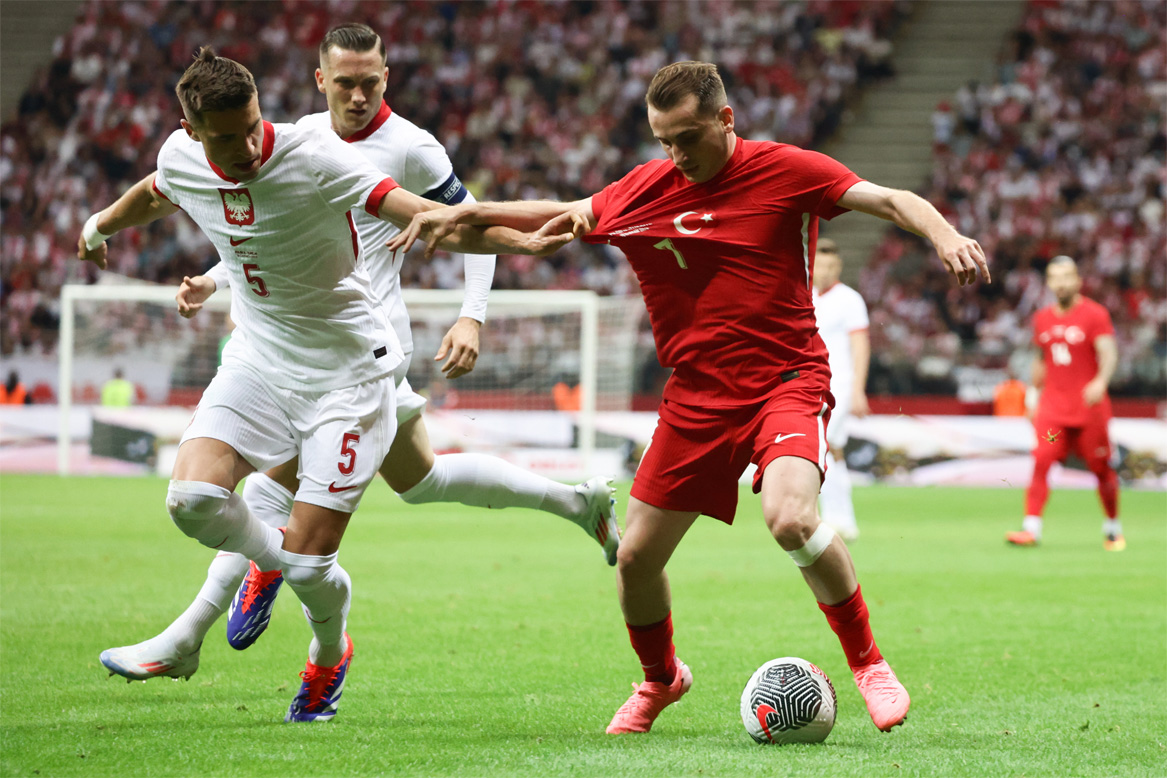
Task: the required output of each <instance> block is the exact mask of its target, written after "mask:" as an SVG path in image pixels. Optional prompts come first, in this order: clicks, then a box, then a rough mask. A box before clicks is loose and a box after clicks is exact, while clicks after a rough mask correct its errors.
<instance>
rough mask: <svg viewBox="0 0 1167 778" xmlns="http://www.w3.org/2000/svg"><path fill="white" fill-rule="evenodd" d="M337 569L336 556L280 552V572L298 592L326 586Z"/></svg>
mask: <svg viewBox="0 0 1167 778" xmlns="http://www.w3.org/2000/svg"><path fill="white" fill-rule="evenodd" d="M334 567H336V554H328V555H326V556H314V555H309V554H296V553H293V552H291V551H285V550H282V549H281V550H280V571H281V572H282V573H283V575H284V580H285V581H287V583H288V585H289V586H291V587H292V588H293V589H294V590H295V591H297V592H310V591H313V590H314V589H318V588H320V587H321V586H323V585H324V583H325V582H326V581H327V580H328V579H329V576H330V573H332V570H333V568H334Z"/></svg>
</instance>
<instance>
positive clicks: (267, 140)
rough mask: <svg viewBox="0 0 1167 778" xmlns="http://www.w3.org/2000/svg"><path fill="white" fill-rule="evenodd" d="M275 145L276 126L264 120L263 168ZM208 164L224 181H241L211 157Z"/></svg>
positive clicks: (260, 160)
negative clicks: (226, 171)
mask: <svg viewBox="0 0 1167 778" xmlns="http://www.w3.org/2000/svg"><path fill="white" fill-rule="evenodd" d="M275 145H276V128H275V127H272V126H271V122H264V123H263V151H261V152H260V155H259V166H260V167H261V168H262V167H263V164H264V163H265V162H267V161H268V160H269V159H271V152H272V149H273V148H275ZM207 164H208V165H210V166H211V170H213V171H215V175H217V176H218V177H219V178H221V179H223V180H224V181H230V182H231V183H232V184H238V183H239V179H238V178H232V177H231V176H229V175H227V174H226V173H224V172H223V169H222V168H220V167H219V166H218V165H216V164H215V163H214V162H212V161H211V160H210V159H208V160H207Z"/></svg>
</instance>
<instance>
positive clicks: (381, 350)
mask: <svg viewBox="0 0 1167 778" xmlns="http://www.w3.org/2000/svg"><path fill="white" fill-rule="evenodd" d="M263 128H264V140H263V155H262V162H261V166H260V169H259V173H258V175H256V177H255V178H254V179H252V180H250V181H244V182H240V181H237V180H235V179H233V178H230V177H229V176H227V175H226V174H225V173H224V172H223V171H222V170H220V169H218V168H217V167H215V166H214V165H213V164H212V163H211V162H210V161H209V160H208V159H207V158H206V156H205V155H204V153H203V148H202V146H201V145H200V144H199V143H198V142H197V141H194V140H192V139H191V138H189V137H188V136H187V134H186V132H185V131H183V130H178V131H176V132H175V133H173V134H172V135H171V136H170V138H168V139H167V141H166V143H165V144H163V146H162V149H161V151H159V153H158V173H157V176H156V178H155V182H154V186H155V189H156V190H157V191H158V192H159V193H160V194H161V195H162V196H163V197H165V198H166V199H167V200H169V201H170V202H172V203H173V204H175V205H177V206H178V207H180V208H182V209H183V210H184V211H186V213H187V215H188V216H190V217H191V218H192V219H194V221H195V223H197V224H198V225H199V227H200V228H201V229H202V231H203V232H204V233H205V234H206V235H207V237H208V238H209V239H210V241H211V243H213V244H214V246H215V249H216V250H217V251H218V253H219V256H220V258H222V260H223V261H224V263H225V264H226V265H227V269H228V270H229V272H230V278H231V286H232V288H233V289H234V290H235V292H236V294H235V299H234V305H233V306H232V316H233V317H234V319H235V321H236V323H237V324H238V328H237V334H236V336H235V337H233V338H232V344H233V345H231V346H230V347H229V354H226V355H225V358H227V359H228V360H236V359H237V360H241V361H242V362H243V363H244V364H247V365H249V366H250V367H251V368H252V369H255V370H257V371H259V372H260V373H261V374H262V375H263V376H264V377H265V378H266V379H267V380H269V381H271V382H272V384H273V385H275V386H279V387H283V388H288V389H305V390H310V391H316V392H320V391H329V390H332V389H338V388H342V387H346V386H354V385H356V384H359V383H362V382H365V381H369V380H372V379H375V378H380V377H382V376H385V375H388V374H389V373H391V372H393V369H394V368H395V367H396V366H397V365H399V364H400V363H401V361H402V359H403V355H402V352H401V345H400V343H398V340H397V336H396V335H395V334H394V332H393V330H392V329H391V328H390V327H389V323H388V320H387V319H386V316H385V313H384V311H383V310H382V308H381V306H380V305H379V304H378V302H377V300H376V298H375V297H374V295H373V292H372V288H371V286H370V283H369V278H368V275H367V274H366V272H365V270H364V268H363V267H362V262H361V251H362V249H361V241H360V238H359V237H358V235H357V231H356V227H355V225H354V224H353V220H352V216H351V215H350V214H349V210H350V209H351V208H354V207H356V206H363V207H364V208H365V209H366V210H368V211H369V212H370V213H376V211H377V208H378V207H379V206H380V203H381V200H382V199H383V198H384V196H385V194H387V193H388V192H389V191H391V190H392V189H393V188H395V187H396V186H397V184H396V183H395V182H394V181H393V179H392V178H389V177H386V176H385V175H384V174H383V173H381V172H380V171H379V170H377V169H376V168H375V167H373V165H372V164H370V163H369V161H368V160H367V159H366V158H365V157H363V156H362V155H361V154H360V153H359V152H357V151H356V150H355V149H353V148H352V147H351V146H349V145H348V144H346V143H344V142H343V141H341V140H340V139H339V138H337V137H336V135H335V134H334V133H332V132H321V131H319V130H314V129H310V128H303V127H296V126H294V125H290V124H278V125H272V124H270V123H267V122H264V125H263Z"/></svg>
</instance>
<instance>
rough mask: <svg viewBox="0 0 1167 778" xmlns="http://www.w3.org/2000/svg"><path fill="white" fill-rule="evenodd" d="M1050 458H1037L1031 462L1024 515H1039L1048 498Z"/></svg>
mask: <svg viewBox="0 0 1167 778" xmlns="http://www.w3.org/2000/svg"><path fill="white" fill-rule="evenodd" d="M1052 464H1053V461H1052V460H1049V459H1046V458H1037V459H1035V460H1034V463H1033V478H1032V479H1030V481H1029V488H1028V489H1026V490H1025V515H1026V516H1040V515H1041V512H1042V511H1043V510H1045V502H1046V500H1048V499H1049V469H1050V465H1052Z"/></svg>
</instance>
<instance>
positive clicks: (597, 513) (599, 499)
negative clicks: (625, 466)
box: [575, 475, 620, 566]
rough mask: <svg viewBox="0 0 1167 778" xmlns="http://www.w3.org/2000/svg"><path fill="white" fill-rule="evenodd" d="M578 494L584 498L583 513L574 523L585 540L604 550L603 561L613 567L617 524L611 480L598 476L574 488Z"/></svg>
mask: <svg viewBox="0 0 1167 778" xmlns="http://www.w3.org/2000/svg"><path fill="white" fill-rule="evenodd" d="M575 491H576V493H577V494H579V495H581V496H582V497H583V498H584V503H585V507H584V512H583V513H582V514H580V515H579V517H577V518H576V519H575V523H576V524H578V525H580V526H581V527H583V531H584V532H586V533H588V537H590V538H593V539H595V541H596V542H597V543H599V544H600V545H601V546H603V548H604V559H606V560H607V562H608V564H609V565H612V566H615V564H616V552H617V551H618V550H619V548H620V525H619V524H617V523H616V498H615V497H614V496H613V495H615V494H616V489H615V488H613V486H612V479H611V478H606V477H605V476H602V475H598V476H596V477H595V478H591V479H588V480H587V481H584V482H583V483H582V484H578V485H577V486H576V487H575Z"/></svg>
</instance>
